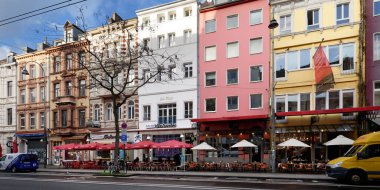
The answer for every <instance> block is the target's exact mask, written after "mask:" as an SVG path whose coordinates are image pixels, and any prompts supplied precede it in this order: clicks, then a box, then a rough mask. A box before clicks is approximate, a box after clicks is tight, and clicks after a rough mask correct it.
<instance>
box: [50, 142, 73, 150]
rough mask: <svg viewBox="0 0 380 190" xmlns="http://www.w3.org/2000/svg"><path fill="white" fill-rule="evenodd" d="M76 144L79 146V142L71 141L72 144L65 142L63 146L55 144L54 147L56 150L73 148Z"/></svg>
mask: <svg viewBox="0 0 380 190" xmlns="http://www.w3.org/2000/svg"><path fill="white" fill-rule="evenodd" d="M75 146H77V144H74V143H70V144H64V145H61V146H54V147H53V149H54V150H73V149H74V147H75Z"/></svg>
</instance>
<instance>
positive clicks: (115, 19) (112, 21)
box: [108, 12, 123, 24]
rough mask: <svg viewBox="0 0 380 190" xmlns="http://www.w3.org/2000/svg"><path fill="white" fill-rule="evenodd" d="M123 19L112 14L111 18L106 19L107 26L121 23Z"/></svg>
mask: <svg viewBox="0 0 380 190" xmlns="http://www.w3.org/2000/svg"><path fill="white" fill-rule="evenodd" d="M122 20H123V19H122V18H121V17H120V16H119V15H118V14H117V13H116V12H114V13H112V18H109V19H108V24H112V23H115V22H120V21H122Z"/></svg>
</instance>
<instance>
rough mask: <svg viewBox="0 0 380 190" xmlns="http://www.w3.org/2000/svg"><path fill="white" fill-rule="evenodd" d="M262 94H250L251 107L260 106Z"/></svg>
mask: <svg viewBox="0 0 380 190" xmlns="http://www.w3.org/2000/svg"><path fill="white" fill-rule="evenodd" d="M261 103H262V96H261V94H252V95H251V108H261V106H262V105H261Z"/></svg>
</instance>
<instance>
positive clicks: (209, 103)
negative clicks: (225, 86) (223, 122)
mask: <svg viewBox="0 0 380 190" xmlns="http://www.w3.org/2000/svg"><path fill="white" fill-rule="evenodd" d="M215 108H216V102H215V98H212V99H206V111H215V110H216V109H215Z"/></svg>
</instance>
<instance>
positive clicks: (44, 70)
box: [40, 64, 47, 77]
mask: <svg viewBox="0 0 380 190" xmlns="http://www.w3.org/2000/svg"><path fill="white" fill-rule="evenodd" d="M46 71H47V70H46V64H42V68H41V69H40V77H45V72H46Z"/></svg>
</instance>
